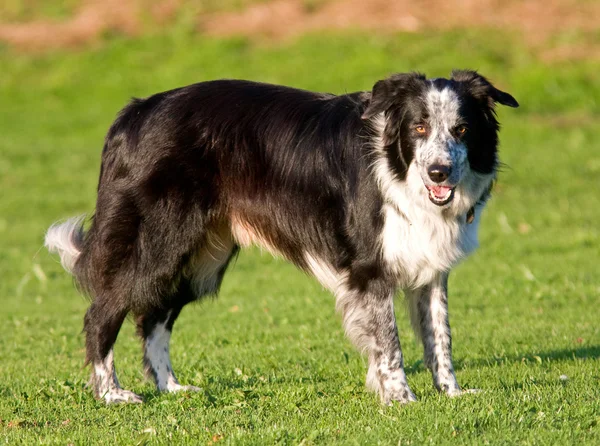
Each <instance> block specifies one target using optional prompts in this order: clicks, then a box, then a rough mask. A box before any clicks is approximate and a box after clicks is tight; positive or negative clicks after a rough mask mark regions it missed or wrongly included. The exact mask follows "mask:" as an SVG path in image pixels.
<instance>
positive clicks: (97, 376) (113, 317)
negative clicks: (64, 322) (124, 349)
mask: <svg viewBox="0 0 600 446" xmlns="http://www.w3.org/2000/svg"><path fill="white" fill-rule="evenodd" d="M127 312H128V311H127V309H124V308H115V305H114V303H113V304H112V305H109V304H108V303H107V301H106V300H105V299H103V298H102V297H98V298H96V300H95V301H94V302H93V303H92V305H91V307H90V308H89V309H88V311H87V313H86V315H85V320H84V331H85V332H86V351H87V354H86V358H87V362H89V363H91V364H92V378H91V385H92V387H93V390H94V395H95V396H96V398H100V399H104V401H106V403H107V404H110V403H141V402H142V398H141V397H140V396H139V395H136V394H135V393H133V392H130V391H128V390H124V389H122V388H121V386H120V385H119V380H118V379H117V374H116V372H115V366H114V359H113V345H114V343H115V341H116V339H117V335H118V334H119V330H120V329H121V325H122V324H123V320H124V319H125V316H126V315H127Z"/></svg>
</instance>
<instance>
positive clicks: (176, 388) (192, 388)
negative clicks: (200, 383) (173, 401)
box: [165, 384, 202, 393]
mask: <svg viewBox="0 0 600 446" xmlns="http://www.w3.org/2000/svg"><path fill="white" fill-rule="evenodd" d="M165 390H166V391H167V392H169V393H174V392H201V391H202V389H201V388H200V387H196V386H182V385H181V384H170V385H169V386H168V387H167V388H166V389H165Z"/></svg>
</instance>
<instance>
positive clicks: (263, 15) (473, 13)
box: [200, 0, 600, 59]
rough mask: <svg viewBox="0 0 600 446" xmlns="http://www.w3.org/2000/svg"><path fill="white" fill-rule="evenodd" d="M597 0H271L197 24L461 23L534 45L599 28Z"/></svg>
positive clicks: (222, 28)
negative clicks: (311, 2) (312, 3)
mask: <svg viewBox="0 0 600 446" xmlns="http://www.w3.org/2000/svg"><path fill="white" fill-rule="evenodd" d="M599 17H600V2H598V1H596V2H594V1H589V0H583V1H582V0H546V1H541V0H524V1H520V0H332V1H328V2H325V3H323V4H321V6H320V7H317V8H316V9H315V8H310V7H307V3H306V0H275V1H272V2H268V3H264V4H256V5H253V6H251V7H249V8H247V9H246V10H244V11H242V12H237V13H218V14H213V15H208V16H205V17H201V18H200V29H201V30H202V31H203V32H205V33H207V34H209V35H214V36H230V35H243V36H248V37H256V36H258V37H262V38H267V39H286V38H290V37H296V36H298V35H301V34H304V33H306V32H314V31H322V30H341V29H347V28H354V29H364V30H371V31H378V32H381V31H383V32H394V31H407V32H415V31H422V30H427V29H460V28H465V27H477V28H497V29H503V30H514V31H516V32H519V33H520V34H521V35H522V36H523V37H524V39H525V41H526V42H527V43H528V44H530V45H532V46H534V47H542V46H545V44H547V43H548V42H549V41H550V40H551V39H552V38H553V37H555V36H556V35H559V34H562V33H564V32H573V31H576V32H579V33H596V32H599V30H600V19H599ZM599 55H600V42H598V41H596V42H588V43H586V45H585V47H584V48H578V47H573V46H569V45H567V44H563V45H562V46H560V47H556V48H550V49H546V50H544V51H543V53H542V57H544V58H546V59H568V58H571V57H575V58H582V57H589V56H599Z"/></svg>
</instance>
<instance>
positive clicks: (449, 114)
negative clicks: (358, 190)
mask: <svg viewBox="0 0 600 446" xmlns="http://www.w3.org/2000/svg"><path fill="white" fill-rule="evenodd" d="M496 103H499V104H503V105H508V106H509V107H518V105H519V104H518V103H517V101H516V100H515V99H514V98H513V97H512V96H511V95H510V94H508V93H505V92H503V91H500V90H498V89H497V88H495V87H494V86H493V85H492V84H491V83H490V82H489V81H488V80H487V79H485V78H484V77H483V76H481V75H479V74H478V73H477V72H475V71H454V72H453V73H452V77H451V78H450V79H429V80H428V79H426V78H425V76H423V75H420V74H417V73H410V74H396V75H393V76H391V77H390V78H388V79H385V80H382V81H379V82H377V83H376V84H375V86H374V87H373V91H372V93H371V98H370V101H369V103H368V105H367V107H366V109H365V111H364V114H363V119H366V120H370V121H371V123H372V124H373V126H374V127H375V128H376V131H377V132H378V135H377V137H378V140H377V144H376V145H377V146H378V147H376V149H377V150H378V152H379V153H377V156H378V159H377V161H376V172H377V175H378V177H379V181H380V183H382V185H383V187H384V188H385V189H387V190H386V193H387V194H391V195H392V197H391V198H392V199H393V195H395V194H397V193H403V194H405V195H408V196H409V198H410V200H411V202H412V201H415V202H417V203H418V204H421V205H422V206H428V207H431V206H433V207H434V208H439V209H441V210H445V211H446V212H449V213H451V214H455V215H458V214H462V213H464V212H467V210H468V209H469V208H471V207H472V206H474V205H475V203H476V202H477V201H478V200H479V199H481V198H482V196H483V195H485V192H486V190H488V189H489V187H490V185H491V182H492V181H493V179H494V177H495V174H496V169H497V166H498V159H497V145H498V129H499V125H498V121H497V120H496V115H495V112H494V108H495V104H496Z"/></svg>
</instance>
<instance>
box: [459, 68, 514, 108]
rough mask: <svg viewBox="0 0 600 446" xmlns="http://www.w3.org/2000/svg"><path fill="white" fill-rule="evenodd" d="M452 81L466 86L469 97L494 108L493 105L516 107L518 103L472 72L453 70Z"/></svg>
mask: <svg viewBox="0 0 600 446" xmlns="http://www.w3.org/2000/svg"><path fill="white" fill-rule="evenodd" d="M452 80H453V81H455V82H460V83H463V84H465V85H466V86H467V89H468V91H469V92H470V93H471V95H472V96H473V97H474V98H476V99H478V100H481V101H487V102H488V105H490V106H491V107H493V106H494V103H496V102H497V103H498V104H502V105H507V106H508V107H515V108H516V107H518V106H519V103H518V102H517V100H516V99H515V98H513V97H512V96H511V95H510V94H508V93H505V92H504V91H501V90H498V89H497V88H496V87H494V86H493V85H492V84H491V82H490V81H488V80H487V79H486V78H485V77H483V76H482V75H480V74H479V73H477V71H473V70H454V71H453V72H452Z"/></svg>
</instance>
